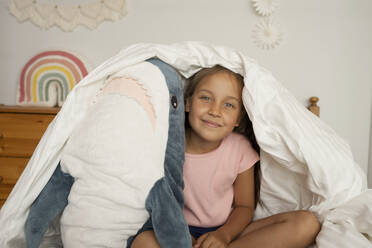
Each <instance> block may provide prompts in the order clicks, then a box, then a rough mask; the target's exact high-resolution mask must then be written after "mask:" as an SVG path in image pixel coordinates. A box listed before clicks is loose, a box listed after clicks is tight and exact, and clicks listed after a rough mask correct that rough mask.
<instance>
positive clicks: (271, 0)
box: [252, 0, 279, 16]
mask: <svg viewBox="0 0 372 248" xmlns="http://www.w3.org/2000/svg"><path fill="white" fill-rule="evenodd" d="M252 3H253V7H254V9H255V10H256V12H257V13H258V14H259V15H262V16H269V15H271V14H272V13H274V11H275V10H276V8H277V7H278V6H279V3H278V2H277V0H252Z"/></svg>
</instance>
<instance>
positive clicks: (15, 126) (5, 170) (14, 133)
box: [0, 105, 59, 208]
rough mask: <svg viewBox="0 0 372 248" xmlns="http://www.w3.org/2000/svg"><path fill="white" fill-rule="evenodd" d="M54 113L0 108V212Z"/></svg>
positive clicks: (51, 110)
mask: <svg viewBox="0 0 372 248" xmlns="http://www.w3.org/2000/svg"><path fill="white" fill-rule="evenodd" d="M58 111H59V108H46V107H18V106H17V107H14V106H5V105H0V208H1V206H2V205H3V204H4V202H5V200H6V198H7V197H8V195H9V193H10V191H11V190H12V188H13V187H14V185H15V183H16V181H17V179H18V177H19V176H20V175H21V173H22V171H23V169H24V167H25V166H26V165H27V162H28V160H29V159H30V157H31V155H32V153H33V152H34V150H35V148H36V146H37V144H38V143H39V140H40V138H41V136H42V135H43V133H44V132H45V130H46V129H47V127H48V125H49V123H50V122H51V121H52V120H53V118H54V117H55V115H56V114H57V113H58Z"/></svg>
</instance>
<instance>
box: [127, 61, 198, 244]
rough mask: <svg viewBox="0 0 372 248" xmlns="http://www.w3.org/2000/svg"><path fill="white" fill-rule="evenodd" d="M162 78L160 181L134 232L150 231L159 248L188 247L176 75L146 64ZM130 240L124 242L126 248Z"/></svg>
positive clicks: (180, 106) (180, 98) (166, 68)
mask: <svg viewBox="0 0 372 248" xmlns="http://www.w3.org/2000/svg"><path fill="white" fill-rule="evenodd" d="M147 61H148V62H150V63H152V64H154V65H155V66H157V67H158V68H159V69H160V71H161V72H162V73H163V75H164V76H165V80H166V83H167V86H168V90H169V97H170V99H169V101H170V103H169V129H168V142H167V148H166V152H165V161H164V177H163V178H161V179H159V180H158V181H157V182H156V183H155V185H154V186H153V188H152V189H151V191H150V193H149V195H148V197H147V199H146V209H147V210H148V212H149V213H150V219H149V220H148V221H147V222H146V223H145V224H144V225H143V227H142V228H141V229H140V230H139V231H138V233H137V234H136V235H138V234H139V233H141V232H143V231H146V230H151V229H153V230H154V232H155V235H156V238H157V240H158V242H159V244H160V247H162V248H167V247H170V248H174V247H177V248H183V247H185V248H186V247H187V248H189V247H191V236H190V233H189V228H188V226H187V224H186V221H185V218H184V216H183V212H182V209H183V203H184V199H183V187H184V185H183V163H184V160H185V130H184V118H185V109H184V101H183V90H182V81H181V78H180V75H179V74H178V73H177V71H176V70H174V69H173V68H172V67H171V66H170V65H168V64H166V63H164V62H162V61H161V60H159V59H156V58H153V59H149V60H147ZM134 238H135V236H134V237H131V238H130V239H128V242H127V247H130V246H131V244H132V242H133V239H134Z"/></svg>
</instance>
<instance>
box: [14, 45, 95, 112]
mask: <svg viewBox="0 0 372 248" xmlns="http://www.w3.org/2000/svg"><path fill="white" fill-rule="evenodd" d="M87 74H88V71H87V69H86V67H85V65H84V63H83V62H82V61H81V60H80V59H79V58H78V57H76V56H75V55H73V54H71V53H68V52H65V51H46V52H42V53H39V54H37V55H35V56H34V57H32V58H31V59H30V60H29V61H28V62H27V63H26V65H25V66H24V67H23V69H22V72H21V78H20V82H19V88H18V97H17V103H18V104H19V105H34V106H56V105H58V106H61V105H62V104H63V102H64V100H65V99H66V97H67V94H68V93H69V92H70V91H71V90H72V88H73V87H74V86H75V85H76V84H77V83H79V81H80V80H81V79H82V78H83V77H85V76H86V75H87Z"/></svg>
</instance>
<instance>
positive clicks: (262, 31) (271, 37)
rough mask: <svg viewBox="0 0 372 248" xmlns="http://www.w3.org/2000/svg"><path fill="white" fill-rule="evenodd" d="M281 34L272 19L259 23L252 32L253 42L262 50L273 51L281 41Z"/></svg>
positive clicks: (265, 19)
mask: <svg viewBox="0 0 372 248" xmlns="http://www.w3.org/2000/svg"><path fill="white" fill-rule="evenodd" d="M282 38H283V34H282V32H281V31H280V30H279V29H278V27H277V26H276V25H275V24H274V22H273V19H272V18H264V19H262V20H261V21H259V22H258V23H257V24H256V25H255V28H254V30H253V42H254V43H255V44H256V45H257V46H258V47H259V48H262V49H267V50H268V49H273V48H275V47H277V46H278V45H279V44H280V42H281V41H282Z"/></svg>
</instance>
